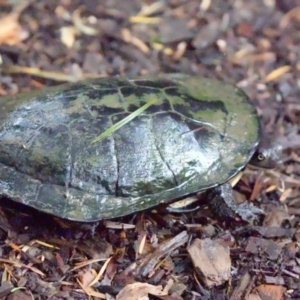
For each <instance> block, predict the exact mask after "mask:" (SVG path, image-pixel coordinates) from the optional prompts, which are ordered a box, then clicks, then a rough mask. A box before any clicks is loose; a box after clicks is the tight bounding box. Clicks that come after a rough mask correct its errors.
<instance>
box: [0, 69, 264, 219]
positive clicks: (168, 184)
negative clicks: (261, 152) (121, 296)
mask: <svg viewBox="0 0 300 300" xmlns="http://www.w3.org/2000/svg"><path fill="white" fill-rule="evenodd" d="M152 100H154V104H152V105H150V106H149V107H148V108H147V109H146V110H144V111H143V112H142V113H139V114H137V115H136V116H135V117H134V118H133V119H132V120H131V121H130V122H128V123H126V124H125V125H123V126H121V127H120V128H119V129H117V130H116V131H114V132H113V133H111V134H110V135H108V136H107V137H106V138H105V139H103V140H101V141H99V142H96V143H94V142H93V141H94V140H95V138H96V137H98V136H99V135H100V134H101V133H103V132H105V131H106V130H107V129H109V128H111V126H112V125H113V124H115V123H117V122H119V121H120V120H123V119H124V118H125V117H126V116H128V115H130V114H132V113H133V112H136V111H137V110H138V109H139V108H140V107H141V106H143V105H145V104H146V103H148V102H149V101H152ZM259 138H260V125H259V119H258V116H257V113H256V111H255V109H254V107H253V106H252V105H251V103H250V102H249V99H248V97H247V96H246V95H245V93H243V92H242V91H241V90H239V89H238V88H236V87H234V86H231V85H228V84H225V83H222V82H219V81H216V80H213V79H207V78H203V77H197V76H196V77H191V76H186V75H181V74H173V75H164V76H163V77H156V78H152V77H145V78H138V79H134V80H131V79H124V78H101V79H93V80H89V81H84V82H79V83H74V84H68V85H62V86H59V87H53V88H47V89H45V90H42V91H38V92H34V93H30V94H20V95H18V96H16V97H10V98H2V99H1V100H0V195H2V196H5V197H7V198H9V199H12V200H14V201H18V202H21V203H24V204H26V205H28V206H31V207H34V208H36V209H38V210H41V211H44V212H47V213H51V214H53V215H56V216H59V217H62V218H67V219H71V220H76V221H96V220H100V219H106V218H114V217H119V216H123V215H126V214H130V213H133V212H136V211H140V210H143V209H147V208H149V207H152V206H155V205H157V204H159V203H161V202H164V201H169V200H171V199H179V198H182V197H184V196H186V195H190V194H194V193H196V192H198V191H201V190H205V189H209V188H212V187H214V186H217V185H220V184H222V183H224V182H226V181H227V180H229V179H230V178H231V177H233V176H234V175H236V174H237V173H238V172H239V171H240V170H241V169H243V168H244V167H245V165H246V164H247V163H248V162H249V160H250V159H251V157H252V156H253V154H254V152H255V150H256V148H257V146H258V142H259Z"/></svg>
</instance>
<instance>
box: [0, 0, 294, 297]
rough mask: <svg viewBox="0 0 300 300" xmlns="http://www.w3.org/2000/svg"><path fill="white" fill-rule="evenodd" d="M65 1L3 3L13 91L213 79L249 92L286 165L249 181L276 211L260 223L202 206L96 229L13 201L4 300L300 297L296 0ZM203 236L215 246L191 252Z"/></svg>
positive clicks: (253, 173)
mask: <svg viewBox="0 0 300 300" xmlns="http://www.w3.org/2000/svg"><path fill="white" fill-rule="evenodd" d="M59 2H60V4H59V5H58V4H57V3H58V1H46V0H41V1H9V0H2V1H0V54H1V59H2V63H3V64H2V71H1V77H0V95H10V94H15V93H19V92H22V91H27V90H31V89H35V88H41V87H43V86H44V85H54V84H57V83H58V82H59V81H61V82H64V81H74V80H80V79H83V78H89V77H95V76H96V75H98V76H115V75H124V74H125V75H128V76H130V77H134V76H138V75H142V74H158V73H169V72H173V73H174V72H182V73H188V74H201V75H205V76H208V77H213V78H218V79H221V80H224V81H227V82H230V83H234V84H236V85H237V86H239V87H240V88H242V89H243V90H244V91H245V92H246V93H247V94H248V95H249V96H250V98H251V99H252V100H253V102H254V104H255V105H256V107H257V110H258V112H259V114H260V115H261V117H262V121H263V126H264V130H265V132H266V133H268V134H271V135H272V136H273V139H274V140H276V142H278V143H280V144H281V145H282V147H283V150H284V151H283V161H282V164H281V165H280V166H279V167H278V168H277V169H276V170H272V171H263V170H252V169H247V171H246V173H245V175H244V176H243V178H242V180H241V181H240V183H239V184H238V186H237V188H236V189H237V191H239V195H242V196H243V197H244V198H246V199H247V200H250V201H254V203H255V204H256V205H258V206H259V207H261V208H263V209H264V210H265V212H266V216H265V217H264V218H262V219H261V220H260V221H259V222H258V224H256V225H257V226H250V225H249V224H245V223H243V222H241V221H239V220H236V221H232V222H224V221H223V220H221V219H220V218H218V217H216V216H214V215H210V214H209V213H208V211H207V210H205V211H203V210H200V211H198V212H196V213H189V214H188V213H186V214H180V215H171V214H163V215H162V214H155V213H152V212H150V211H147V212H144V213H137V214H134V215H132V216H129V217H125V218H122V219H121V220H114V222H102V223H101V224H100V225H99V226H98V227H96V228H93V227H92V226H91V225H90V224H86V225H83V224H76V223H75V224H74V223H72V222H67V221H64V220H60V219H55V218H52V217H49V216H45V215H43V214H40V213H38V212H36V211H34V210H30V209H27V208H25V207H19V206H18V207H16V206H14V205H12V204H11V203H10V202H9V201H5V199H1V203H2V209H1V214H0V215H1V222H0V227H1V229H0V245H1V247H0V272H1V278H2V280H1V281H2V285H1V288H0V299H33V298H34V299H98V298H99V299H115V297H116V299H129V300H130V299H138V297H139V296H140V297H141V296H142V295H144V294H145V295H147V294H148V292H149V293H150V294H152V295H151V296H149V297H150V299H168V300H171V299H172V300H178V299H300V280H299V277H300V252H299V242H300V232H299V225H298V224H299V215H300V192H299V187H300V150H299V149H300V100H299V96H300V92H299V85H300V81H299V78H300V77H299V73H300V6H298V7H296V2H297V1H296V0H290V1H274V0H264V1H259V0H253V1H246V0H241V1H229V0H228V1H222V0H215V1H212V3H210V1H208V0H203V1H186V0H170V1H167V0H166V1H157V2H153V1H150V0H149V1H138V0H127V1H122V0H107V1H70V0H63V1H59ZM11 3H18V4H16V5H15V6H13V5H12V4H11ZM98 3H102V4H98ZM298 4H299V2H298ZM4 207H5V208H4ZM116 221H117V222H118V221H122V222H124V223H125V225H124V226H123V230H122V226H121V227H120V226H119V228H121V230H120V229H117V228H115V227H116V226H117V225H118V224H117V223H116ZM91 232H92V233H91ZM199 243H200V244H201V246H200V247H198V248H197V249H200V248H201V247H202V250H203V249H204V252H205V251H207V252H205V253H204V252H201V253H199V252H197V254H195V253H193V251H191V249H194V248H193V247H194V246H195V244H199ZM190 245H193V246H192V247H191V246H190ZM187 247H190V248H189V251H187ZM213 247H216V249H221V250H218V251H217V254H218V255H217V256H215V254H214V253H211V252H210V250H211V249H213ZM219 247H221V248H219ZM222 249H223V250H222ZM224 249H225V250H224ZM211 251H212V250H211ZM226 251H230V256H228V255H227V256H226V253H227V252H226ZM223 252H224V253H223ZM227 254H228V253H227ZM201 255H202V256H201ZM205 255H206V256H205ZM199 256H201V257H203V256H204V257H205V258H204V262H203V264H202V267H201V266H200V267H198V269H197V268H194V266H193V264H192V261H194V259H195V260H196V263H195V262H194V263H195V264H197V261H198V262H199ZM226 257H227V260H226ZM108 258H110V259H109V260H107V259H108ZM217 259H218V260H217ZM216 260H217V261H218V262H219V263H218V264H217V265H215V266H214V270H210V271H207V270H206V271H204V269H205V268H204V265H205V264H209V263H210V262H213V261H216ZM218 267H220V268H218ZM221 267H223V269H221ZM201 268H202V276H200V273H199V272H200V269H201ZM229 272H230V275H229ZM209 275H210V276H209ZM213 275H214V277H213ZM137 282H141V283H148V284H138V283H137ZM211 282H212V284H211V286H210V283H211ZM129 284H131V285H129ZM126 285H127V289H123V287H124V286H126ZM161 286H162V287H161ZM128 287H130V288H131V292H130V291H129V289H128ZM122 289H123V290H122ZM163 289H164V290H163ZM121 290H122V291H121ZM120 291H121V292H120ZM143 291H144V292H143ZM162 291H164V292H165V293H163V292H162ZM118 293H119V294H118ZM130 293H131V294H130ZM117 294H118V296H116V295H117ZM145 295H144V298H142V299H148V298H147V296H145ZM154 295H156V296H154Z"/></svg>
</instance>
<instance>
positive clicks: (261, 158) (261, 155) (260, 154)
mask: <svg viewBox="0 0 300 300" xmlns="http://www.w3.org/2000/svg"><path fill="white" fill-rule="evenodd" d="M257 159H258V160H259V161H263V160H265V159H266V157H265V156H264V155H263V154H262V153H258V154H257Z"/></svg>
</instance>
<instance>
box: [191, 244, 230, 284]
mask: <svg viewBox="0 0 300 300" xmlns="http://www.w3.org/2000/svg"><path fill="white" fill-rule="evenodd" d="M187 250H188V253H189V255H190V257H191V260H192V262H193V265H194V267H195V268H196V271H197V272H198V273H199V275H200V276H201V278H202V280H203V282H204V283H205V285H206V286H208V287H212V286H218V285H221V284H222V283H224V282H225V281H227V280H229V278H230V268H231V260H230V255H229V247H227V246H224V245H222V244H220V243H219V242H217V241H213V240H211V239H205V240H200V239H195V241H194V242H193V244H192V245H191V246H190V247H189V248H188V249H187Z"/></svg>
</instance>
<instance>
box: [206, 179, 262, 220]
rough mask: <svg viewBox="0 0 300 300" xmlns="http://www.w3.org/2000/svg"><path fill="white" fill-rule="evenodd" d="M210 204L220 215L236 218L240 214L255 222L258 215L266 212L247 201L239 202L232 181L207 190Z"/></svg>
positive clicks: (243, 217)
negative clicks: (235, 196)
mask: <svg viewBox="0 0 300 300" xmlns="http://www.w3.org/2000/svg"><path fill="white" fill-rule="evenodd" d="M207 194H208V195H207V197H208V201H209V206H210V207H211V209H212V210H213V211H214V212H216V213H217V214H218V215H219V216H221V217H223V218H225V219H226V218H233V219H234V218H236V217H237V216H239V217H240V218H242V219H243V220H244V221H247V222H249V223H253V221H255V220H257V218H258V215H261V214H265V213H264V211H263V210H261V209H260V208H257V207H255V206H254V205H253V204H252V203H251V204H248V203H247V202H244V203H241V204H237V203H236V201H235V199H234V195H233V190H232V186H231V185H230V183H224V184H222V185H220V186H218V187H216V188H214V189H212V190H210V191H208V192H207Z"/></svg>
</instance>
